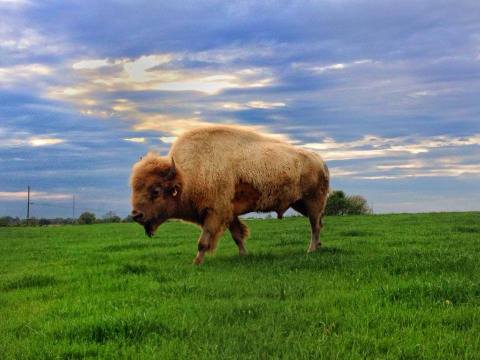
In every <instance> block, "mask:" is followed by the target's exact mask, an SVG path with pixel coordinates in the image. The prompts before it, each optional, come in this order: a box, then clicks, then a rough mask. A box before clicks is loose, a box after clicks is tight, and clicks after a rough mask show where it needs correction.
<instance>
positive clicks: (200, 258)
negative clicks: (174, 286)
mask: <svg viewBox="0 0 480 360" xmlns="http://www.w3.org/2000/svg"><path fill="white" fill-rule="evenodd" d="M193 263H194V264H195V265H202V264H203V256H198V255H197V256H195V259H193Z"/></svg>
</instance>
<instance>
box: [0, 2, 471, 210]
mask: <svg viewBox="0 0 480 360" xmlns="http://www.w3.org/2000/svg"><path fill="white" fill-rule="evenodd" d="M479 19H480V3H479V2H478V0H472V1H469V0H457V1H442V0H435V1H433V0H426V1H421V0H420V1H419V0H415V1H410V0H404V1H387V0H378V1H373V0H352V1H346V0H345V1H344V0H327V1H278V2H277V1H267V2H262V1H251V2H250V1H247V2H230V1H210V0H207V1H156V2H153V1H126V0H122V1H101V2H100V1H91V0H83V1H47V0H42V1H38V2H37V1H33V0H23V1H22V0H0V215H6V214H9V215H15V216H24V215H25V207H26V206H25V205H26V200H25V191H26V188H27V186H28V185H31V186H32V201H33V202H34V204H33V205H32V213H33V215H34V216H49V217H50V216H69V215H71V205H70V203H71V199H72V196H73V195H75V197H76V203H77V212H80V211H83V210H85V209H90V210H94V211H95V212H97V214H99V215H101V214H103V213H105V212H107V211H108V210H113V211H116V212H117V213H118V214H120V215H122V216H123V215H126V214H127V213H128V212H129V188H128V176H129V172H130V168H131V165H132V163H134V162H135V161H136V160H138V158H139V157H140V156H141V155H142V154H144V153H145V152H146V151H148V149H156V150H158V151H159V152H160V153H166V152H167V151H168V148H169V146H170V143H171V142H172V141H173V140H174V139H175V137H176V136H177V135H178V134H180V133H181V132H182V131H184V130H185V129H189V128H192V127H195V126H198V125H202V124H209V123H234V124H244V125H249V126H255V127H256V128H258V129H259V130H261V131H264V132H268V133H272V134H278V135H279V136H282V137H284V138H286V139H287V140H288V141H291V142H292V143H294V144H296V145H298V146H303V147H305V148H308V149H311V150H313V151H317V152H319V153H320V154H321V155H322V156H323V157H324V158H325V159H326V160H327V162H328V164H329V167H330V169H331V172H332V183H333V184H332V185H333V187H334V188H337V189H343V190H345V191H346V192H347V193H355V194H361V195H364V196H365V197H367V199H368V200H369V201H370V203H371V204H372V205H373V207H374V210H375V211H376V212H416V211H444V210H480V191H479V190H480V185H479V183H480V21H479Z"/></svg>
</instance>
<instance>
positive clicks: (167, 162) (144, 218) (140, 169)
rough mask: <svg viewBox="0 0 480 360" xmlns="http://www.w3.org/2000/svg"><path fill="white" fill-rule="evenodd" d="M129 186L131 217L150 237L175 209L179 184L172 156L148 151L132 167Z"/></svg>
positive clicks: (178, 194)
mask: <svg viewBox="0 0 480 360" xmlns="http://www.w3.org/2000/svg"><path fill="white" fill-rule="evenodd" d="M130 185H131V188H132V218H133V220H135V221H136V222H138V223H139V224H141V225H143V227H144V228H145V234H146V235H148V236H149V237H151V236H152V235H153V233H154V232H155V230H156V229H157V228H158V227H159V226H160V225H161V224H162V223H163V222H164V221H165V220H167V219H169V218H171V217H173V216H175V213H176V212H177V206H178V202H179V197H180V192H181V185H180V179H179V175H178V174H177V170H176V167H175V162H174V160H173V158H171V159H169V158H167V157H161V156H158V155H155V154H152V153H150V154H148V155H147V156H146V157H144V158H143V159H142V160H140V161H139V162H137V163H136V164H135V165H134V166H133V170H132V176H131V179H130Z"/></svg>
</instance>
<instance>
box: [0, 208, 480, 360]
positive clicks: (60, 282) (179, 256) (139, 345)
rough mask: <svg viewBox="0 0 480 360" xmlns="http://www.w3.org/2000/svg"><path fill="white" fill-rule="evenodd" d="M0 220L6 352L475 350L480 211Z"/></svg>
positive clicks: (1, 330) (0, 328)
mask: <svg viewBox="0 0 480 360" xmlns="http://www.w3.org/2000/svg"><path fill="white" fill-rule="evenodd" d="M248 225H249V227H250V228H251V233H252V235H251V238H250V239H249V240H248V242H247V247H248V249H249V255H248V256H247V257H245V258H239V257H238V256H237V250H236V246H235V244H234V242H233V241H232V240H231V239H230V237H229V236H224V238H223V239H222V240H221V243H220V246H219V249H218V250H217V254H216V255H215V256H214V257H211V256H209V257H207V258H206V260H205V264H204V265H203V266H201V267H196V266H194V265H192V263H191V261H192V259H193V257H194V255H195V252H196V237H197V236H198V234H199V229H198V228H196V227H194V226H191V225H188V224H184V223H180V222H169V223H167V224H164V225H163V226H162V227H161V228H160V230H159V231H158V233H157V234H156V236H155V237H154V238H153V239H148V238H146V237H145V236H144V235H143V229H142V228H141V227H140V226H138V225H135V224H111V225H92V226H62V227H43V228H0V359H2V360H3V359H15V358H16V359H52V358H54V359H78V358H105V359H112V358H132V359H136V358H141V359H149V358H157V359H165V358H172V359H177V358H184V359H194V358H221V359H225V358H252V359H253V358H255V359H257V358H265V359H266V358H292V359H293V358H295V359H298V358H319V359H321V358H325V359H350V358H352V359H360V358H380V359H389V358H390V359H455V358H464V359H479V358H480V256H479V254H480V213H438V214H415V215H412V214H402V215H378V216H351V217H330V218H327V219H326V226H325V229H324V231H323V233H322V241H323V244H324V247H323V248H322V250H321V251H320V252H318V253H314V254H309V255H307V254H306V252H305V250H306V249H307V246H308V238H309V226H308V224H307V221H306V219H305V218H286V219H284V220H281V221H280V220H256V221H254V220H252V221H248Z"/></svg>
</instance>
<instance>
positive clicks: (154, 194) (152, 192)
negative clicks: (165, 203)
mask: <svg viewBox="0 0 480 360" xmlns="http://www.w3.org/2000/svg"><path fill="white" fill-rule="evenodd" d="M161 191H162V189H161V188H160V187H155V188H153V189H151V190H150V196H151V198H152V199H154V198H156V197H158V196H159V195H160V193H161Z"/></svg>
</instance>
